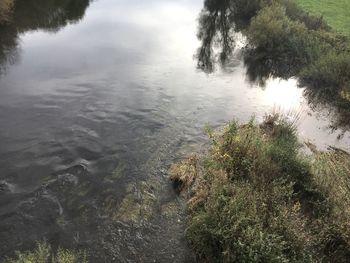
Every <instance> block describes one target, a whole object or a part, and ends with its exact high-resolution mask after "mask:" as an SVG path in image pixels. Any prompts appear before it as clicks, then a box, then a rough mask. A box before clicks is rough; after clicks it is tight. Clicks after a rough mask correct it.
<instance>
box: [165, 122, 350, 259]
mask: <svg viewBox="0 0 350 263" xmlns="http://www.w3.org/2000/svg"><path fill="white" fill-rule="evenodd" d="M209 134H210V137H211V139H212V147H211V149H210V151H209V153H208V154H207V155H206V156H202V157H191V158H190V159H188V160H184V161H182V162H179V163H178V164H176V165H174V166H172V167H171V169H170V176H171V179H172V180H173V181H174V183H175V185H176V186H177V187H178V189H179V190H180V191H181V192H182V193H183V194H184V195H185V196H187V197H188V198H189V201H188V221H187V230H186V237H187V239H188V241H189V242H190V244H191V245H192V247H193V249H194V251H195V252H196V254H197V256H198V260H199V261H200V262H276V263H277V262H348V259H349V258H350V225H349V220H348V219H349V217H350V210H349V207H350V187H349V186H350V156H349V155H348V154H347V153H344V152H342V151H340V150H331V151H330V152H317V151H316V150H315V151H314V155H313V157H306V156H304V155H302V154H301V153H300V147H301V145H300V143H299V142H298V139H297V136H296V132H295V129H294V126H293V124H291V123H289V122H287V121H285V120H284V119H283V118H281V117H279V116H278V115H272V116H268V117H267V118H266V120H265V121H264V122H263V123H262V124H260V125H259V124H257V123H256V122H255V121H254V120H252V121H251V122H249V123H248V124H245V125H241V126H240V125H238V124H237V123H236V122H233V123H231V124H229V125H228V126H227V127H226V128H225V129H224V131H222V132H219V133H213V132H210V133H209Z"/></svg>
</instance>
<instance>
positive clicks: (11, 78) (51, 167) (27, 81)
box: [0, 0, 350, 262]
mask: <svg viewBox="0 0 350 263" xmlns="http://www.w3.org/2000/svg"><path fill="white" fill-rule="evenodd" d="M202 6H203V2H202V0H149V1H141V0H128V1H126V0H99V1H89V0H64V1H54V0H49V1H47V0H45V1H44V0H16V1H15V7H14V11H13V20H12V23H11V24H9V25H7V26H2V27H0V72H1V75H0V258H3V257H5V256H8V255H13V253H14V251H15V250H25V249H32V248H33V247H34V245H35V242H36V241H42V240H47V241H48V242H49V243H51V244H52V245H53V246H63V247H67V248H81V249H85V250H87V251H89V254H90V255H91V258H92V259H93V261H92V262H193V255H192V253H191V251H190V250H189V248H188V245H187V244H186V242H185V240H184V234H183V233H184V228H185V227H184V215H183V213H184V209H183V207H184V204H183V200H181V199H180V198H178V197H177V196H176V194H175V193H174V191H173V190H172V187H171V185H170V183H169V182H168V179H167V169H168V168H169V166H170V165H171V163H173V162H174V161H175V160H178V159H179V158H181V157H184V156H186V155H189V154H190V153H191V152H198V151H200V150H201V146H202V145H205V144H206V143H207V137H206V135H205V131H204V128H205V127H206V125H208V124H210V125H212V126H213V127H220V126H222V125H224V124H225V123H227V121H230V120H233V119H236V120H238V121H240V122H244V121H247V120H249V119H250V117H251V116H252V115H255V116H256V118H257V119H258V120H261V119H262V117H263V116H264V115H265V113H267V112H271V111H272V110H273V109H276V108H277V109H279V110H282V111H294V112H298V113H299V114H300V116H301V117H300V120H299V122H298V129H299V132H300V138H301V140H303V141H310V142H312V143H314V144H316V145H317V146H318V147H319V148H321V149H326V148H327V146H328V145H334V146H336V147H340V148H343V149H345V150H350V133H349V132H348V131H346V130H342V129H337V127H334V125H333V122H332V115H330V114H328V112H327V111H326V110H324V109H318V108H311V107H310V106H309V104H308V103H307V101H306V99H305V98H304V97H303V89H302V88H297V84H296V83H297V81H296V80H295V79H289V80H280V79H269V80H267V82H266V84H265V85H264V87H262V86H261V85H259V83H254V82H252V81H250V80H249V78H248V77H247V75H246V68H245V66H244V63H243V61H242V59H241V58H240V56H239V49H238V51H237V55H236V56H235V59H233V60H232V62H231V63H230V66H229V67H228V68H225V69H220V68H218V69H217V70H216V71H215V72H214V73H212V74H206V73H204V72H201V71H200V70H198V69H197V68H196V59H195V58H194V54H195V53H196V50H197V48H198V47H199V45H200V43H199V41H198V39H197V37H196V31H197V27H198V25H197V23H198V21H197V18H198V15H199V12H200V10H201V8H202Z"/></svg>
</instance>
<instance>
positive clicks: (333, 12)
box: [296, 0, 350, 35]
mask: <svg viewBox="0 0 350 263" xmlns="http://www.w3.org/2000/svg"><path fill="white" fill-rule="evenodd" d="M296 1H297V2H298V3H299V5H300V6H301V7H303V8H304V9H305V10H306V11H308V12H310V13H311V14H315V15H322V16H323V17H324V19H325V20H326V21H327V22H328V24H329V25H330V26H332V27H333V28H334V29H335V30H337V31H340V32H343V33H346V34H348V35H350V0H296Z"/></svg>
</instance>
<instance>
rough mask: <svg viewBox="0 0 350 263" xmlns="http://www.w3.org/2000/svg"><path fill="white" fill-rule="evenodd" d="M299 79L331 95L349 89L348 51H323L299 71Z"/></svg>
mask: <svg viewBox="0 0 350 263" xmlns="http://www.w3.org/2000/svg"><path fill="white" fill-rule="evenodd" d="M301 80H302V82H303V83H308V84H309V85H310V86H311V87H313V88H314V89H321V88H322V91H323V92H325V93H328V94H331V95H339V94H340V93H341V92H343V91H347V92H349V91H350V52H349V53H336V52H334V51H331V52H328V53H325V54H324V55H323V56H322V57H320V58H319V59H317V60H315V61H313V62H312V63H311V64H310V65H309V66H308V67H306V68H305V69H304V70H303V71H302V72H301Z"/></svg>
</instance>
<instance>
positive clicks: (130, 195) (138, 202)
mask: <svg viewBox="0 0 350 263" xmlns="http://www.w3.org/2000/svg"><path fill="white" fill-rule="evenodd" d="M157 185H158V184H155V183H154V182H152V181H142V182H139V183H132V184H129V185H128V187H127V190H126V194H125V196H124V198H123V200H122V202H121V204H120V206H119V209H118V210H117V211H116V212H115V213H114V214H113V216H112V217H113V219H114V220H121V221H123V222H125V223H130V224H142V223H144V222H147V221H149V220H150V219H151V218H152V216H153V214H154V212H155V208H156V205H157V202H158V200H157V198H156V192H157V191H158V189H157V188H156V186H157Z"/></svg>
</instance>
